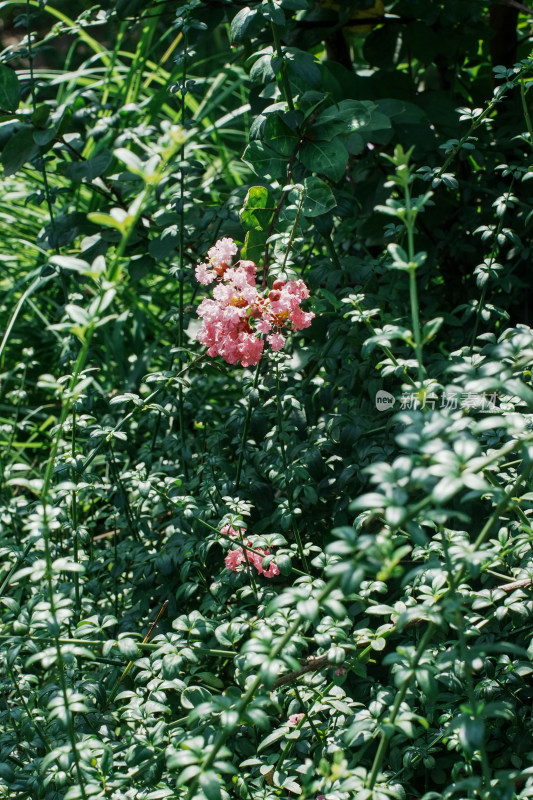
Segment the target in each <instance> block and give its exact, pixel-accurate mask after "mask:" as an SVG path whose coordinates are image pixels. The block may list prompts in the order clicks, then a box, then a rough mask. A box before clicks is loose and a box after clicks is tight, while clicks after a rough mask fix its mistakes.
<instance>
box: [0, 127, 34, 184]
mask: <svg viewBox="0 0 533 800" xmlns="http://www.w3.org/2000/svg"><path fill="white" fill-rule="evenodd" d="M38 152H39V146H38V145H37V144H36V143H35V141H34V139H33V128H32V127H31V125H23V126H22V127H21V128H19V129H18V130H17V131H15V132H14V133H13V134H12V136H11V137H10V138H9V139H8V142H7V144H6V146H5V147H4V149H3V150H2V166H3V168H4V174H5V175H6V176H7V177H8V176H9V175H14V174H15V172H18V170H19V169H20V168H21V167H22V165H23V164H25V163H26V161H30V160H31V159H32V158H35V156H36V155H37V154H38Z"/></svg>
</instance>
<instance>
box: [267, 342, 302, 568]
mask: <svg viewBox="0 0 533 800" xmlns="http://www.w3.org/2000/svg"><path fill="white" fill-rule="evenodd" d="M275 376H276V409H277V416H278V439H279V449H280V455H281V461H282V464H283V474H284V476H285V489H286V491H287V501H288V504H289V512H290V515H291V528H292V532H293V534H294V539H295V541H296V546H297V548H298V554H299V556H300V559H301V561H302V564H303V566H304V569H305V570H306V572H309V566H308V564H307V559H306V557H305V553H304V548H303V543H302V538H301V536H300V531H299V529H298V526H297V525H296V522H295V520H294V503H293V496H292V482H291V479H290V471H289V464H288V461H287V451H286V448H285V442H284V439H283V406H282V397H281V386H280V379H279V358H278V357H275Z"/></svg>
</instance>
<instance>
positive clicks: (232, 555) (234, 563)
mask: <svg viewBox="0 0 533 800" xmlns="http://www.w3.org/2000/svg"><path fill="white" fill-rule="evenodd" d="M243 561H244V551H243V549H242V547H239V548H237V550H230V551H229V553H228V555H227V556H226V558H225V559H224V563H225V565H226V566H227V568H228V569H231V570H233V572H235V570H236V569H237V567H238V566H239V564H242V563H243Z"/></svg>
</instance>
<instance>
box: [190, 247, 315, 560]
mask: <svg viewBox="0 0 533 800" xmlns="http://www.w3.org/2000/svg"><path fill="white" fill-rule="evenodd" d="M236 253H237V246H236V244H235V242H233V241H232V240H231V239H229V238H224V239H220V240H219V241H218V242H217V243H216V244H215V245H214V246H213V247H212V248H211V249H210V250H209V251H208V258H209V264H199V265H198V266H197V267H196V270H195V272H196V277H197V278H198V280H199V281H200V283H203V284H204V285H208V284H210V283H212V282H213V281H214V280H215V279H216V278H218V280H217V284H216V286H215V287H214V289H213V299H212V300H210V299H207V298H206V299H205V300H203V301H202V302H201V303H200V305H199V306H198V310H197V313H198V316H199V317H201V318H202V325H201V328H200V330H199V332H198V335H197V339H198V341H199V342H200V343H201V344H204V345H205V346H206V347H207V352H208V354H209V355H210V356H217V355H218V356H221V357H222V358H223V359H224V360H225V361H227V362H228V363H229V364H238V363H241V364H242V366H243V367H249V366H253V365H255V364H257V363H258V362H259V360H260V358H261V356H262V354H263V350H264V347H265V339H264V338H263V337H266V342H267V343H268V344H269V345H270V347H271V348H272V350H281V349H282V348H283V346H284V344H285V335H284V333H285V332H286V331H287V332H288V331H290V329H291V328H292V329H293V330H302V329H303V328H307V327H309V325H310V324H311V321H312V319H313V317H314V314H313V313H312V312H305V311H302V309H301V308H300V303H301V301H302V300H305V299H306V298H307V297H309V289H308V288H307V286H306V285H305V283H304V282H303V281H302V280H293V281H287V282H285V281H283V280H280V279H278V280H276V281H274V285H273V287H272V289H271V290H270V292H259V291H258V289H257V287H256V285H255V284H256V272H257V267H256V265H255V264H254V262H253V261H244V260H241V261H237V262H235V263H232V262H233V257H234V256H235V254H236ZM211 267H212V269H211ZM273 574H277V573H273Z"/></svg>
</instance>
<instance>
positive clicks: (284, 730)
mask: <svg viewBox="0 0 533 800" xmlns="http://www.w3.org/2000/svg"><path fill="white" fill-rule="evenodd" d="M288 733H289V728H288V726H287V725H284V726H282V727H281V728H278V729H277V730H275V731H273V732H272V733H271V734H269V736H267V737H266V738H265V739H263V741H262V742H261V744H260V745H259V747H258V748H257V752H258V753H260V752H261V751H262V750H265V749H266V748H267V747H269V746H270V745H271V744H273V743H274V742H277V741H278V739H283V738H284V737H285V736H286V735H287V734H288Z"/></svg>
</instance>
